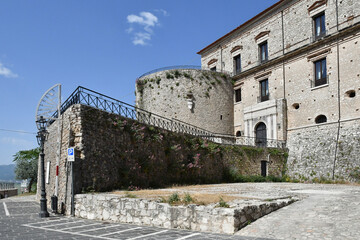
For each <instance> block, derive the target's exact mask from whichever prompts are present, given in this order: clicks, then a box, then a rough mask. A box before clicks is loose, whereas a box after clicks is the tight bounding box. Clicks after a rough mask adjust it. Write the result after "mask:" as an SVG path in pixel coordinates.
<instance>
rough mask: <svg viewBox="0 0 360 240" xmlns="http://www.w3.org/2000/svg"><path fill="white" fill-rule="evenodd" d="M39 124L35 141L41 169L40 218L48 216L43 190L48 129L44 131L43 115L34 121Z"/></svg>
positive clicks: (44, 121)
mask: <svg viewBox="0 0 360 240" xmlns="http://www.w3.org/2000/svg"><path fill="white" fill-rule="evenodd" d="M36 123H37V124H38V126H39V132H38V134H37V135H36V139H37V142H38V144H39V146H40V171H41V198H40V213H39V216H40V217H41V218H45V217H49V212H48V211H47V205H46V192H45V173H44V171H45V169H44V157H45V154H44V143H45V141H46V139H47V137H48V134H49V133H48V131H46V120H45V119H44V117H43V116H40V118H39V119H38V120H37V121H36Z"/></svg>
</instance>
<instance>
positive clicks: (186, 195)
mask: <svg viewBox="0 0 360 240" xmlns="http://www.w3.org/2000/svg"><path fill="white" fill-rule="evenodd" d="M183 201H184V203H186V204H189V203H191V202H194V199H193V198H192V197H191V196H190V194H189V193H185V196H184V199H183Z"/></svg>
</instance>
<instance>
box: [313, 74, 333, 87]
mask: <svg viewBox="0 0 360 240" xmlns="http://www.w3.org/2000/svg"><path fill="white" fill-rule="evenodd" d="M327 84H329V75H327V76H326V78H321V79H317V80H310V87H311V88H316V87H320V86H322V85H327Z"/></svg>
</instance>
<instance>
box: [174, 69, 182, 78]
mask: <svg viewBox="0 0 360 240" xmlns="http://www.w3.org/2000/svg"><path fill="white" fill-rule="evenodd" d="M174 75H175V77H176V78H179V77H181V73H180V72H179V71H178V70H175V72H174Z"/></svg>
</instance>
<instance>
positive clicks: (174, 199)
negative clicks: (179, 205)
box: [168, 193, 181, 204]
mask: <svg viewBox="0 0 360 240" xmlns="http://www.w3.org/2000/svg"><path fill="white" fill-rule="evenodd" d="M180 201H181V199H180V196H179V194H178V193H173V194H171V195H170V196H169V198H168V203H170V204H173V203H176V202H180Z"/></svg>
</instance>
